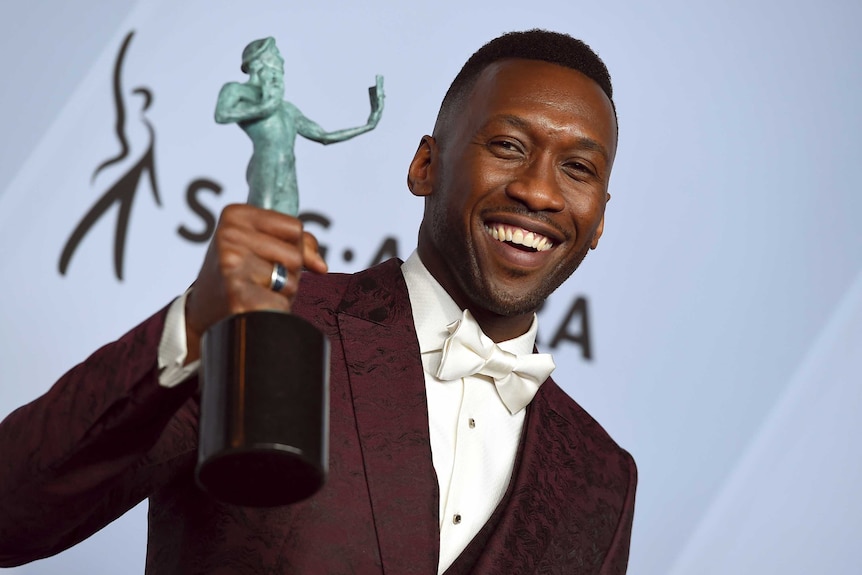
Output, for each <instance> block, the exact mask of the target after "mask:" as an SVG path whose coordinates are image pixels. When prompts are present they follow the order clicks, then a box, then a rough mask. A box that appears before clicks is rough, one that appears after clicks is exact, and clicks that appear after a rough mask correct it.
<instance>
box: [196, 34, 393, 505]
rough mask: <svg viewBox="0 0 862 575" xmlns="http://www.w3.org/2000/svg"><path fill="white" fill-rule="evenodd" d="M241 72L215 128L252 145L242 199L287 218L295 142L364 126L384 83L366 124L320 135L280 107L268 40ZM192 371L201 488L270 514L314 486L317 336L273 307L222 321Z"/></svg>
mask: <svg viewBox="0 0 862 575" xmlns="http://www.w3.org/2000/svg"><path fill="white" fill-rule="evenodd" d="M242 71H243V72H245V73H247V74H248V75H249V78H248V81H247V82H245V83H244V84H242V83H239V82H231V83H229V84H225V85H224V86H223V87H222V89H221V92H220V93H219V97H218V104H217V105H216V112H215V119H216V122H219V123H221V124H228V123H234V122H236V123H237V124H239V127H240V128H242V129H243V130H244V131H245V133H246V134H248V136H249V137H250V138H251V141H252V144H253V145H254V152H253V154H252V157H251V161H250V162H249V163H248V170H247V171H246V179H247V180H248V187H249V196H248V203H250V204H252V205H255V206H258V207H260V208H265V209H271V210H275V211H278V212H282V213H284V214H287V215H289V216H293V217H296V216H297V215H298V211H299V197H298V192H297V185H296V158H295V156H294V151H293V150H294V144H295V142H296V135H297V134H299V135H301V136H304V137H306V138H308V139H309V140H314V141H315V142H320V143H321V144H331V143H333V142H341V141H343V140H347V139H349V138H352V137H354V136H358V135H359V134H363V133H365V132H367V131H369V130H373V129H374V128H375V126H377V123H378V122H379V121H380V116H381V115H382V114H383V77H382V76H377V82H376V85H375V86H372V87H371V88H369V89H368V94H369V96H370V98H371V114H370V115H369V116H368V122H367V123H366V124H365V125H364V126H359V127H356V128H348V129H346V130H336V131H334V132H327V131H326V130H324V129H323V128H321V127H320V126H318V125H317V124H316V123H314V122H312V121H311V120H309V119H308V118H306V117H305V116H304V115H303V114H302V112H300V111H299V109H298V108H297V107H296V106H294V105H293V104H291V103H290V102H285V101H284V60H282V58H281V56H280V55H279V53H278V49H277V48H276V47H275V40H273V39H272V38H264V39H263V40H255V41H254V42H252V43H251V44H249V45H248V46H246V48H245V50H244V51H243V53H242ZM279 268H280V269H281V270H282V272H281V275H280V274H279ZM283 270H284V267H283V266H282V263H281V262H273V272H272V283H271V284H270V289H273V290H275V291H278V290H279V289H281V287H283V286H284V283H283V282H284V280H285V278H284V275H283ZM200 373H201V381H202V382H203V386H202V390H201V417H200V424H199V432H200V441H199V443H198V466H197V470H196V477H197V480H198V484H199V485H200V486H201V487H202V488H203V489H204V490H205V491H207V492H208V493H209V494H210V495H211V496H212V497H214V498H215V499H218V500H220V501H222V502H224V503H229V504H232V505H244V506H254V507H269V506H278V505H288V504H290V503H294V502H296V501H300V500H302V499H305V498H307V497H310V496H311V495H312V494H314V493H315V492H316V491H317V490H318V489H320V488H321V486H322V485H323V484H324V482H325V481H326V475H327V473H328V470H329V423H328V422H329V341H328V340H327V339H326V337H325V336H324V335H323V333H322V332H321V331H320V330H318V329H317V328H315V327H314V326H313V325H312V324H310V323H309V322H307V321H306V320H304V319H302V318H300V317H299V316H295V315H293V314H290V313H285V312H281V311H274V310H271V311H250V312H245V313H239V314H236V315H232V316H229V317H227V318H225V319H223V320H221V321H220V322H218V323H216V324H215V325H213V326H211V327H210V328H209V329H208V330H207V331H206V333H205V334H204V337H203V340H202V343H201V372H200Z"/></svg>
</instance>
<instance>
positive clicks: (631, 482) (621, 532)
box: [599, 452, 638, 575]
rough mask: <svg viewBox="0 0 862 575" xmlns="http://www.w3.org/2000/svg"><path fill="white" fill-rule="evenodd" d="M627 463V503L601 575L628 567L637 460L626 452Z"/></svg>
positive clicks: (616, 574)
mask: <svg viewBox="0 0 862 575" xmlns="http://www.w3.org/2000/svg"><path fill="white" fill-rule="evenodd" d="M624 456H625V463H626V464H627V467H628V488H627V489H626V495H625V503H623V508H622V512H621V513H620V517H619V521H618V523H617V528H616V531H615V532H614V537H613V539H612V540H611V545H610V547H609V548H608V551H607V554H606V555H605V559H604V561H603V562H602V568H601V570H600V571H599V573H600V575H623V574H624V573H625V572H626V569H627V568H628V562H629V545H630V543H631V538H632V523H633V521H634V512H635V489H636V487H637V481H638V477H637V467H636V466H635V460H634V459H633V458H632V456H631V455H629V453H628V452H624Z"/></svg>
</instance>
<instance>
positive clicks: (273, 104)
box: [215, 38, 384, 216]
mask: <svg viewBox="0 0 862 575" xmlns="http://www.w3.org/2000/svg"><path fill="white" fill-rule="evenodd" d="M242 71H243V72H247V73H248V74H249V79H248V81H247V82H246V83H244V84H240V83H238V82H230V83H228V84H225V85H224V86H223V87H222V89H221V92H220V93H219V97H218V102H217V103H216V113H215V119H216V122H219V123H220V124H228V123H232V122H236V123H238V124H239V125H240V127H241V128H242V129H243V130H245V132H246V133H247V134H248V135H249V137H250V138H251V141H252V142H253V144H254V153H253V154H252V157H251V161H250V162H249V163H248V171H247V172H246V178H247V180H248V186H249V198H248V202H249V203H250V204H252V205H255V206H259V207H262V208H269V209H273V210H277V211H279V212H281V213H283V214H290V215H292V216H295V215H297V213H299V191H298V189H297V187H296V156H294V154H293V146H294V143H295V142H296V134H297V133H299V134H300V135H302V136H304V137H306V138H308V139H309V140H313V141H315V142H319V143H321V144H333V143H335V142H343V141H344V140H349V139H350V138H354V137H356V136H358V135H360V134H364V133H365V132H368V131H370V130H373V129H374V128H375V127H376V126H377V124H378V122H380V116H381V115H382V114H383V98H384V95H383V77H382V76H378V77H377V84H376V85H375V86H373V87H372V88H371V89H370V92H371V96H372V98H371V114H370V115H369V116H368V122H367V123H366V124H365V125H364V126H359V127H356V128H347V129H344V130H337V131H334V132H327V131H325V130H324V129H323V128H321V127H320V126H319V125H317V124H316V123H314V122H312V121H311V120H309V119H308V118H306V117H305V115H303V113H302V112H300V111H299V108H297V107H296V106H294V105H293V104H291V103H290V102H286V101H284V60H283V59H282V58H281V54H279V53H278V49H277V48H276V47H275V40H273V39H272V38H264V39H262V40H255V41H254V42H252V43H250V44H249V45H248V46H246V47H245V50H243V53H242Z"/></svg>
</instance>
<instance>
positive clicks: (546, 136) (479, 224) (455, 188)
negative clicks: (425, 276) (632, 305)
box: [408, 60, 616, 317]
mask: <svg viewBox="0 0 862 575" xmlns="http://www.w3.org/2000/svg"><path fill="white" fill-rule="evenodd" d="M443 124H444V125H442V126H438V129H437V132H436V134H435V135H436V140H435V139H434V138H427V137H426V138H425V139H423V143H422V144H421V145H420V148H419V151H417V154H416V157H415V158H414V160H413V163H411V167H410V175H409V178H408V181H409V182H410V187H411V190H413V192H414V193H416V194H417V195H423V196H426V204H425V216H424V220H423V222H422V227H421V228H420V234H419V255H420V257H421V258H422V261H423V262H424V263H425V265H426V266H427V267H428V269H429V271H431V273H432V274H433V275H434V276H435V277H436V278H437V280H438V281H439V282H440V283H441V284H442V285H443V287H444V288H446V290H447V291H448V292H449V294H450V295H452V296H453V298H454V299H455V301H456V302H457V303H458V304H460V305H461V306H462V307H469V308H470V309H471V311H473V313H474V315H476V314H477V312H478V313H480V314H485V315H486V316H487V315H488V314H493V315H495V316H506V317H512V316H519V315H524V314H532V312H534V311H535V310H536V309H537V308H538V306H539V305H540V304H541V303H542V302H543V301H544V300H545V298H547V297H548V295H550V294H551V293H552V292H553V291H554V290H555V289H556V288H557V287H559V286H560V284H562V282H563V281H565V280H566V278H568V277H569V276H570V275H571V274H572V272H574V271H575V269H576V268H577V267H578V264H579V263H580V262H581V260H582V259H583V258H584V256H585V255H586V253H587V251H588V250H589V249H590V248H595V247H596V245H597V244H598V240H599V237H600V236H601V233H602V226H603V221H604V211H605V204H606V202H607V200H608V199H609V197H610V196H609V195H608V193H607V190H608V181H609V178H610V173H611V166H612V164H613V158H614V154H615V152H616V122H615V119H614V114H613V109H612V107H611V103H610V101H609V100H608V98H607V96H605V94H604V92H602V90H601V88H599V86H598V85H597V84H596V83H595V82H593V81H592V80H590V79H589V78H587V77H586V76H584V75H583V74H581V73H580V72H577V71H575V70H572V69H569V68H565V67H563V66H558V65H556V64H550V63H546V62H541V61H533V60H504V61H501V62H497V63H494V64H492V65H490V66H489V67H487V68H486V69H485V70H484V71H483V72H482V73H481V74H480V76H479V78H478V79H477V81H476V84H475V86H474V87H473V89H472V91H471V93H470V94H469V96H467V97H466V98H465V101H464V102H463V103H462V104H460V106H459V108H457V109H456V110H454V113H452V114H450V115H449V118H448V120H445V121H444V122H443ZM477 317H479V315H477Z"/></svg>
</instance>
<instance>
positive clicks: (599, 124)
mask: <svg viewBox="0 0 862 575" xmlns="http://www.w3.org/2000/svg"><path fill="white" fill-rule="evenodd" d="M462 112H464V113H466V115H467V117H466V118H462V119H467V120H468V122H469V121H471V120H472V121H476V122H479V123H480V124H481V123H484V122H487V121H489V120H491V119H492V118H493V117H495V116H504V115H510V116H511V115H514V116H528V117H529V118H531V119H533V120H534V121H538V122H540V123H544V124H546V127H547V128H548V129H551V130H555V131H558V130H565V131H570V132H572V134H573V135H580V136H586V137H590V138H593V139H596V140H597V141H599V142H601V143H602V144H603V145H604V146H605V147H606V148H607V149H608V150H609V151H610V152H611V155H612V154H613V151H614V150H615V148H616V120H615V119H614V112H613V107H612V105H611V102H610V100H609V99H608V97H607V95H605V93H604V91H602V89H601V88H600V87H599V85H598V84H597V83H596V82H594V81H593V80H591V79H590V78H588V77H587V76H585V75H584V74H582V73H581V72H578V71H577V70H574V69H572V68H567V67H565V66H560V65H558V64H551V63H549V62H544V61H541V60H522V59H511V60H501V61H498V62H494V63H492V64H490V65H488V66H487V67H486V68H485V69H484V70H483V71H482V72H481V73H480V74H479V76H478V78H477V79H476V82H475V84H474V85H473V88H472V89H471V91H470V93H469V95H468V97H467V99H466V102H465V105H464V106H463V108H462ZM476 127H477V128H478V127H479V126H476Z"/></svg>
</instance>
